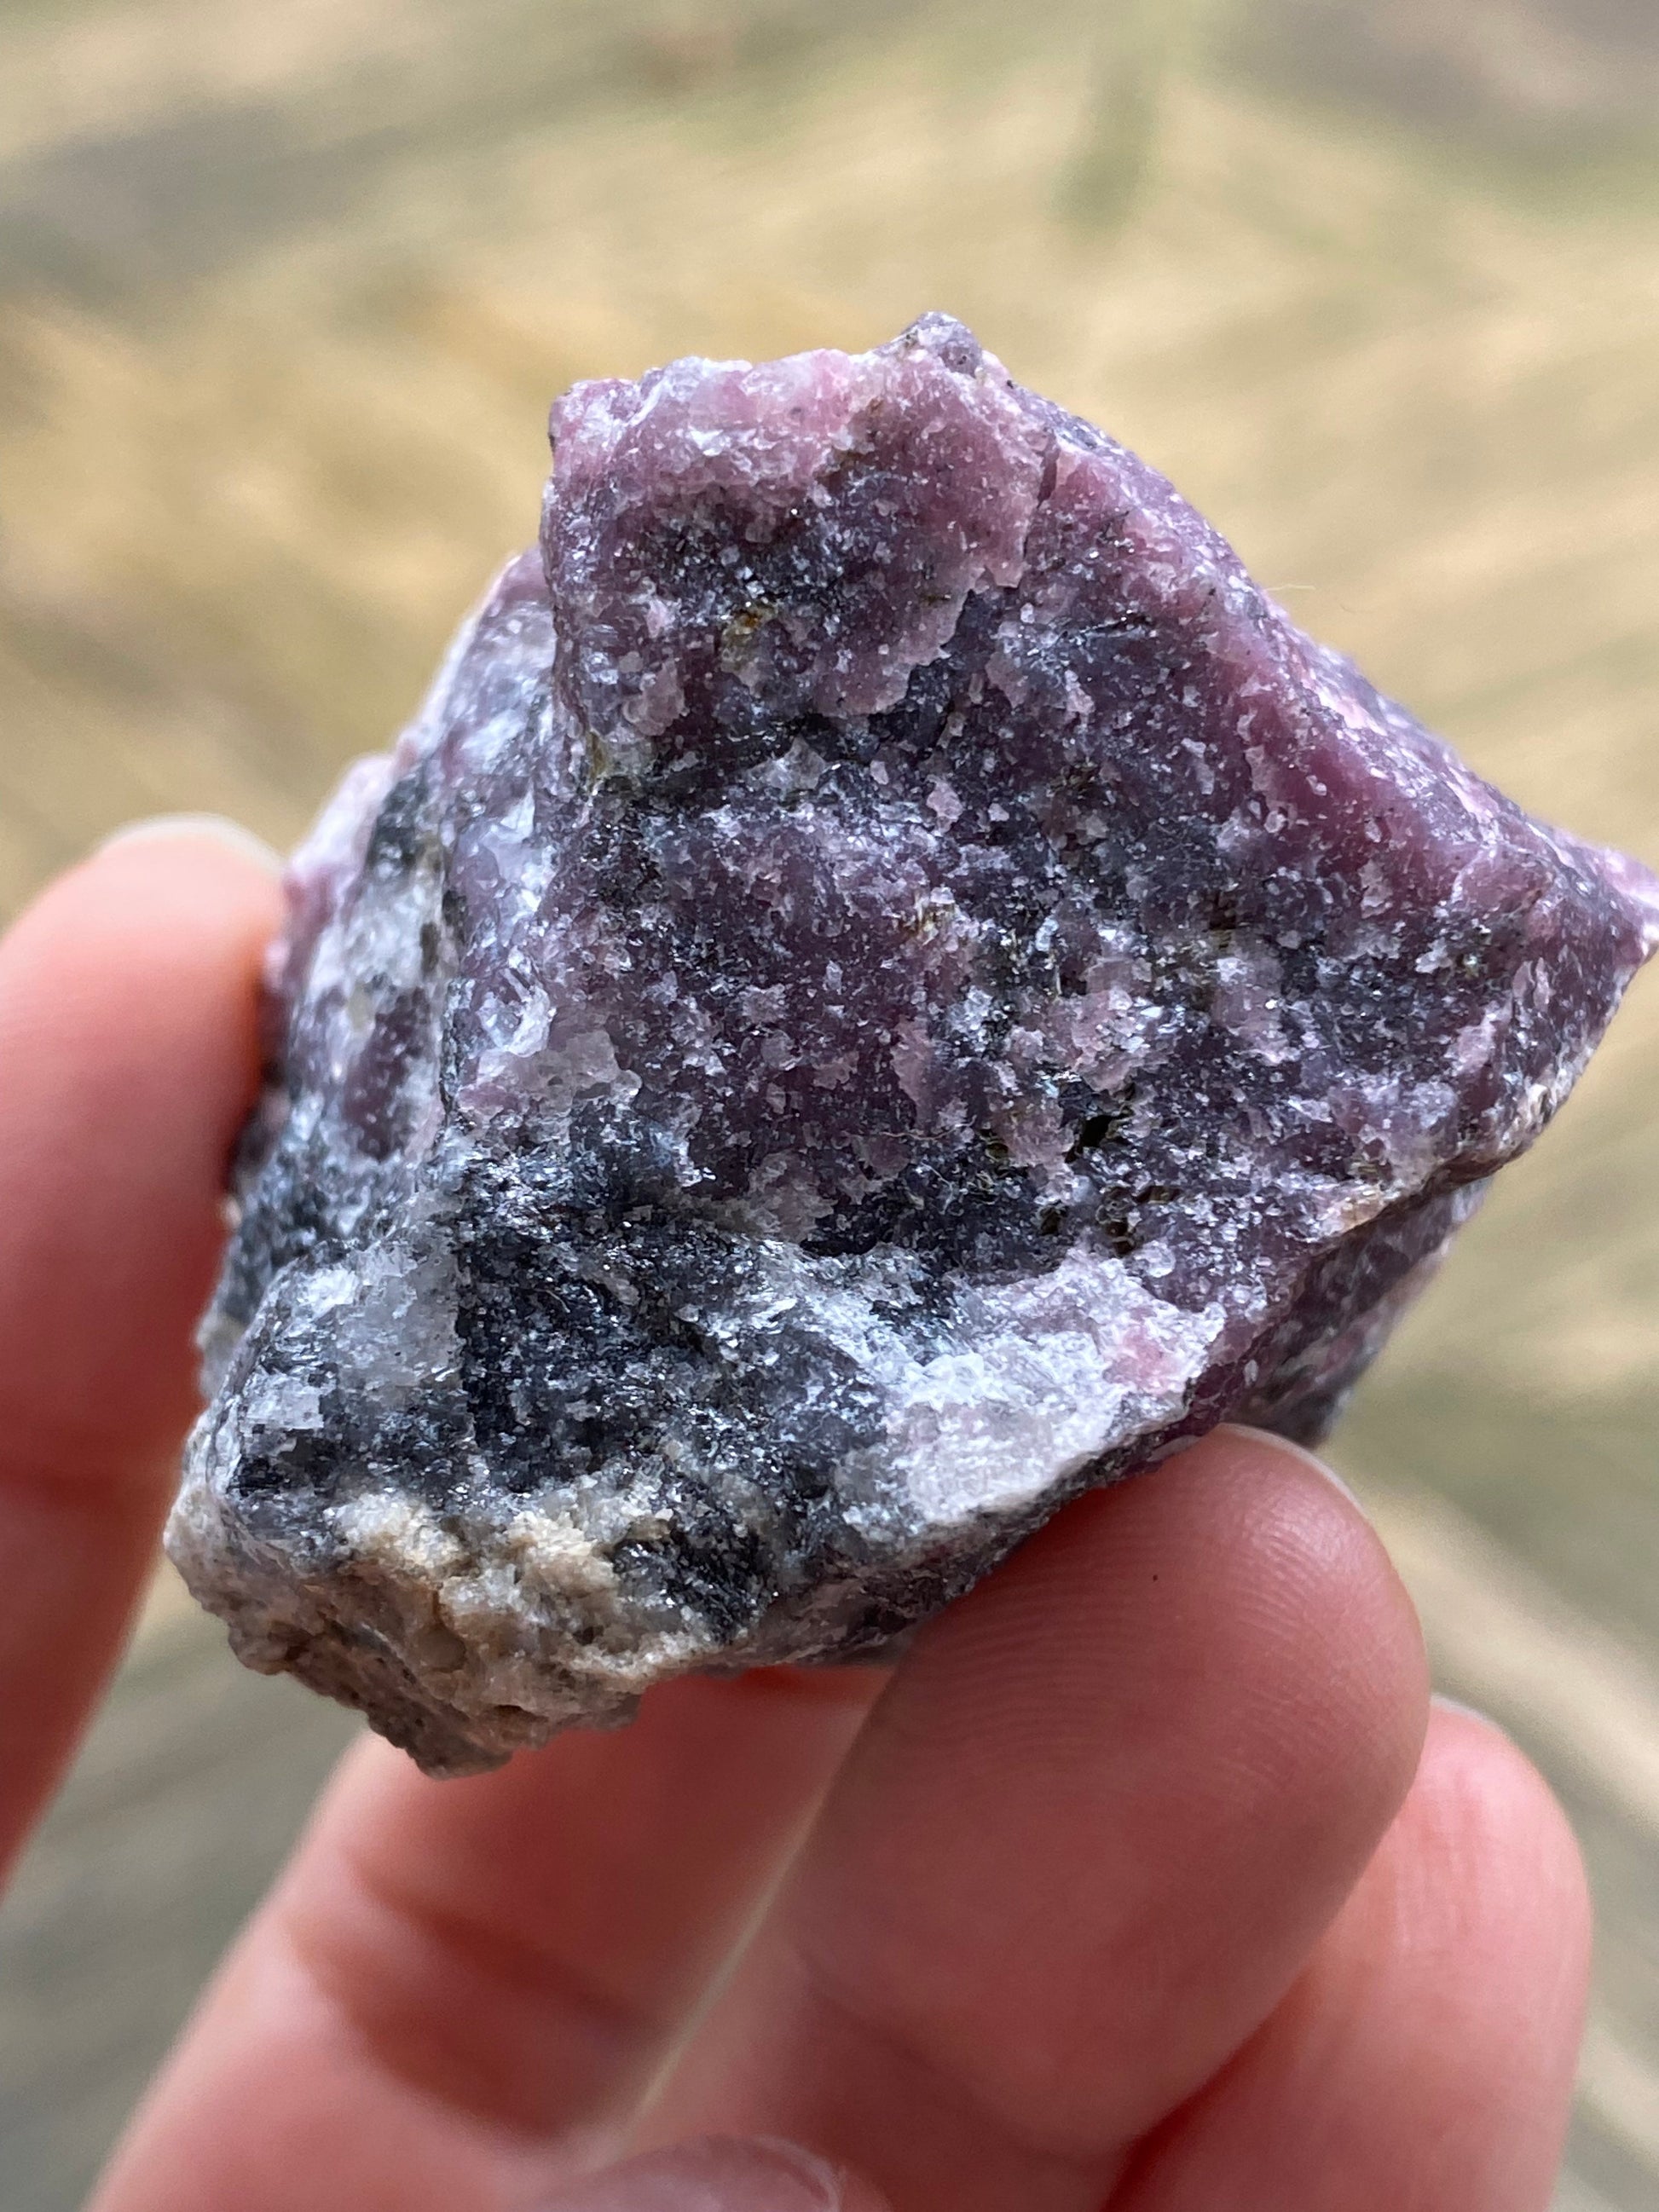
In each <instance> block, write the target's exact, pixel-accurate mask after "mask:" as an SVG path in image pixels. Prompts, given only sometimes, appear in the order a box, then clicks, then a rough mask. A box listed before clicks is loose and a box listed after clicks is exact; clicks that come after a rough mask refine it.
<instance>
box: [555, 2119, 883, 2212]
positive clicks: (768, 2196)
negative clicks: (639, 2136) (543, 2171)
mask: <svg viewBox="0 0 1659 2212" xmlns="http://www.w3.org/2000/svg"><path fill="white" fill-rule="evenodd" d="M886 2205H887V2200H886V2199H885V2198H884V2197H880V2196H878V2194H877V2192H876V2191H874V2190H873V2189H872V2187H871V2186H870V2185H869V2184H868V2183H867V2182H865V2181H864V2180H862V2179H860V2178H859V2177H858V2176H857V2175H855V2174H851V2173H848V2172H846V2171H845V2170H844V2169H843V2168H840V2167H837V2166H830V2165H828V2164H827V2163H826V2162H825V2161H824V2160H823V2159H821V2158H818V2157H816V2156H815V2155H814V2154H812V2153H811V2151H809V2150H805V2149H803V2148H801V2147H800V2146H799V2144H797V2143H791V2142H781V2141H779V2140H777V2139H775V2138H773V2137H768V2136H753V2137H740V2136H703V2137H701V2138H699V2139H698V2140H696V2141H694V2142H685V2143H676V2144H674V2145H672V2146H671V2147H670V2148H666V2149H664V2150H656V2151H651V2152H648V2153H647V2154H646V2155H645V2156H644V2157H642V2158H636V2159H630V2160H629V2161H628V2163H627V2164H626V2165H625V2166H615V2167H612V2168H611V2170H610V2171H609V2172H605V2173H599V2174H592V2175H588V2176H586V2177H585V2178H584V2179H582V2180H580V2181H579V2182H575V2183H573V2184H572V2185H570V2186H569V2187H568V2188H567V2189H565V2190H563V2191H561V2193H560V2194H559V2195H558V2196H557V2197H553V2198H551V2199H550V2200H549V2201H548V2203H547V2204H546V2205H545V2206H544V2207H542V2208H538V2212H886Z"/></svg>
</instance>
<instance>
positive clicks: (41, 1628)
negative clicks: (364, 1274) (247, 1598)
mask: <svg viewBox="0 0 1659 2212" xmlns="http://www.w3.org/2000/svg"><path fill="white" fill-rule="evenodd" d="M227 829H228V825H227ZM251 844H252V841H251V840H240V838H238V837H237V835H236V833H234V832H231V833H230V834H229V835H223V834H212V833H209V832H204V830H203V829H199V828H195V827H188V826H186V827H181V828H177V829H168V828H167V827H165V826H163V825H157V826H156V827H155V829H152V830H150V831H149V832H147V834H145V835H144V836H141V837H130V838H127V839H124V840H122V841H119V842H116V843H115V844H112V845H111V846H108V847H106V848H105V850H104V851H102V852H101V853H100V854H97V855H95V856H94V859H92V860H90V861H88V862H87V863H86V864H85V865H84V866H81V867H79V868H76V869H75V870H74V871H72V872H70V874H69V875H67V876H65V877H64V878H61V879H60V880H59V881H58V883H56V884H53V885H52V887H51V889H50V890H47V891H46V893H45V894H44V895H43V896H41V898H40V899H39V900H38V901H37V902H36V903H35V904H34V905H33V907H32V908H30V909H29V911H28V912H27V913H26V914H25V915H23V917H22V919H21V921H18V922H17V923H16V924H15V927H13V929H12V930H11V931H10V933H9V934H8V936H7V937H6V938H5V939H4V940H3V942H0V1070H3V1076H0V1563H3V1569H4V1574H5V1583H6V1593H7V1595H6V1604H5V1607H4V1608H3V1612H0V1740H3V1748H0V1867H3V1864H4V1863H5V1860H6V1858H7V1857H8V1856H9V1853H10V1852H11V1851H12V1850H15V1847H16V1844H17V1843H18V1841H19V1839H20V1838H21V1835H22V1834H23V1832H24V1831H25V1829H26V1827H27V1824H28V1822H29V1820H31V1818H32V1817H33V1814H34V1813H35V1811H36V1810H37V1809H38V1808H39V1806H40V1803H41V1801H42V1800H43V1798H44V1797H45V1796H46V1792H47V1790H48V1789H49V1788H50V1786H51V1784H52V1781H53V1780H54V1778H56V1776H57V1774H58V1771H59V1770H60V1768H61V1766H62V1765H63V1763H64V1759H66V1758H67V1756H68V1754H69V1752H70V1747H72V1745H73V1742H74V1740H75V1737H76V1733H77V1731H78V1729H79V1728H80V1726H81V1723H82V1720H83V1718H84V1717H85V1714H86V1712H87V1710H88V1706H89V1705H90V1704H91V1702H92V1699H94V1695H95V1694H96V1692H97V1691H98V1689H99V1687H100V1685H101V1683H102V1682H103V1680H104V1679H105V1677H106V1674H107V1673H108V1671H109V1668H110V1667H111V1666H112V1663H113V1661H114V1658H115V1655H116V1653H117V1651H118V1648H119V1644H120V1640H121V1637H122V1634H123V1632H124V1630H125V1624H126V1620H127V1618H128V1615H129V1613H130V1612H131V1606H132V1603H133V1601H134V1598H135V1596H136V1595H137V1590H138V1588H139V1585H140V1583H141V1581H142V1578H143V1572H144V1569H145V1566H146V1565H147V1564H148V1562H149V1559H150V1557H151V1556H152V1553H153V1551H154V1547H155V1535H156V1529H157V1525H158V1523H159V1522H160V1519H161V1514H162V1512H163V1510H164V1509H165V1506H166V1503H167V1493H168V1492H169V1490H170V1488H171V1486H172V1480H173V1471H174V1468H173V1455H174V1453H175V1452H176V1449H177V1447H178V1443H179V1437H180V1436H181V1434H182V1432H183V1431H184V1428H185V1424H186V1422H187V1421H188V1419H189V1418H190V1414H191V1410H192V1407H193V1406H194V1403H195V1354H194V1350H193V1346H192V1343H191V1330H192V1326H193V1323H194V1322H195V1319H196V1316H197V1313H198V1312H199V1311H200V1310H201V1308H202V1305H203V1304H204V1300H205V1299H206V1297H207V1294H208V1291H209V1288H210V1283H211V1279H212V1275H213V1270H214V1267H215V1264H216V1255H217V1253H218V1249H219V1243H220V1239H221V1234H222V1230H221V1222H220V1204H221V1192H222V1187H223V1182H224V1173H225V1165H226V1161H227V1158H228V1154H229V1152H230V1148H231V1146H232V1144H233V1142H234V1137H235V1134H236V1130H237V1127H238V1126H239V1124H240V1121H241V1119H242V1116H243V1115H244V1114H245V1113H246V1109H247V1107H248V1105H249V1103H250V1101H251V1099H252V1092H253V1089H254V1086H255V1084H256V1081H257V1076H258V1052H257V1047H256V1042H255V1030H256V991H255V985H256V978H257V974H258V962H259V957H260V952H261V948H262V946H263V945H264V941H265V939H267V937H268V936H269V935H270V931H271V929H272V927H273V926H274V924H275V921H276V910H277V902H278V893H277V889H276V880H275V875H274V872H273V871H272V870H271V869H269V868H266V867H264V866H260V865H259V864H258V861H257V860H254V859H252V858H251V857H250V853H249V849H248V848H249V847H250V846H251Z"/></svg>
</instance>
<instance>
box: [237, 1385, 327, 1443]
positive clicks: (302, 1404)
mask: <svg viewBox="0 0 1659 2212" xmlns="http://www.w3.org/2000/svg"><path fill="white" fill-rule="evenodd" d="M242 1413H243V1418H244V1419H246V1422H247V1424H248V1425H249V1427H250V1428H259V1429H282V1430H294V1429H319V1428H321V1426H322V1425H323V1394H322V1392H321V1391H320V1390H319V1389H317V1388H316V1387H315V1385H314V1384H313V1383H302V1382H301V1381H300V1379H299V1377H298V1376H294V1375H275V1374H266V1375H261V1376H259V1377H258V1381H257V1382H256V1383H254V1384H253V1386H252V1389H250V1390H249V1391H248V1393H247V1395H246V1397H245V1398H244V1399H243V1401H242Z"/></svg>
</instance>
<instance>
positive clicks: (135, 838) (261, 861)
mask: <svg viewBox="0 0 1659 2212" xmlns="http://www.w3.org/2000/svg"><path fill="white" fill-rule="evenodd" d="M174 837H211V838H214V839H216V841H217V842H218V843H220V844H221V845H228V846H230V847H231V848H233V849H234V851H236V852H238V853H240V854H241V855H242V856H243V858H244V859H245V860H255V861H257V862H258V865H259V866H260V867H262V868H264V869H266V870H267V871H268V872H270V874H271V875H274V876H275V875H280V874H281V873H282V872H283V856H282V854H280V853H279V852H277V851H276V848H275V847H274V846H271V845H267V844H266V842H265V841H264V838H263V837H256V836H254V834H253V832H252V829H244V828H243V827H242V825H241V823H240V822H233V821H232V820H231V818H230V817H229V816H228V814H155V815H151V816H150V817H148V818H147V819H146V820H144V821H143V822H129V823H126V824H125V826H124V827H123V828H121V829H118V830H116V831H115V833H114V834H113V836H108V837H106V838H105V840H104V842H103V843H102V844H101V845H100V846H98V847H97V848H95V852H94V858H95V857H96V854H98V853H107V852H110V851H111V850H112V849H113V848H115V847H116V846H118V845H147V844H149V843H151V842H160V841H162V840H166V839H168V838H174Z"/></svg>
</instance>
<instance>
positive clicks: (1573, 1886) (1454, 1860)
mask: <svg viewBox="0 0 1659 2212" xmlns="http://www.w3.org/2000/svg"><path fill="white" fill-rule="evenodd" d="M1408 1813H1409V1817H1410V1820H1411V1823H1412V1826H1413V1829H1414V1830H1415V1832H1416V1834H1417V1837H1418V1841H1419V1865H1420V1866H1421V1867H1422V1869H1424V1872H1423V1876H1422V1878H1423V1880H1424V1881H1425V1884H1433V1885H1435V1886H1437V1887H1439V1888H1440V1890H1441V1893H1442V1894H1443V1895H1450V1896H1454V1897H1455V1896H1462V1897H1465V1898H1466V1899H1468V1902H1469V1905H1470V1907H1471V1908H1472V1909H1473V1910H1476V1911H1478V1912H1479V1914H1480V1917H1481V1918H1482V1919H1483V1920H1484V1921H1485V1922H1486V1923H1487V1924H1488V1925H1489V1927H1490V1929H1491V1932H1492V1941H1493V1943H1494V1947H1495V1948H1508V1937H1509V1934H1510V1933H1511V1932H1512V1930H1513V1929H1514V1928H1515V1927H1516V1926H1520V1925H1523V1924H1525V1923H1528V1922H1531V1923H1536V1924H1539V1925H1541V1926H1547V1927H1548V1928H1549V1929H1551V1930H1552V1931H1553V1936H1554V1939H1555V1942H1556V1946H1557V1953H1556V1956H1557V1963H1558V1966H1559V1980H1560V1988H1559V1991H1558V1995H1559V1997H1560V1998H1561V2000H1562V2002H1565V2004H1566V2005H1567V2006H1568V2007H1569V2008H1574V2007H1577V2008H1578V2009H1579V2010H1582V2006H1583V1990H1584V1989H1585V1988H1586V1987H1587V1986H1588V1982H1589V1959H1590V1944H1591V1935H1592V1920H1593V1913H1592V1908H1591V1901H1590V1892H1589V1876H1588V1875H1587V1873H1586V1871H1585V1868H1584V1858H1583V1852H1582V1850H1580V1848H1579V1844H1578V1838H1577V1836H1576V1835H1575V1834H1574V1832H1573V1829H1572V1825H1571V1821H1570V1820H1568V1818H1567V1815H1566V1813H1565V1810H1564V1808H1563V1807H1562V1805H1561V1802H1560V1800H1559V1798H1558V1797H1557V1796H1556V1795H1555V1792H1554V1791H1553V1790H1552V1789H1551V1787H1550V1785H1549V1784H1548V1783H1547V1781H1546V1780H1545V1778H1544V1777H1543V1775H1542V1774H1541V1772H1540V1771H1539V1770H1538V1768H1537V1767H1536V1766H1535V1765H1534V1764H1533V1762H1532V1760H1531V1759H1528V1756H1527V1754H1526V1753H1525V1752H1524V1751H1522V1749H1521V1747H1520V1746H1519V1745H1518V1744H1517V1743H1516V1742H1515V1741H1514V1740H1513V1738H1512V1737H1510V1735H1507V1734H1506V1733H1505V1732H1504V1730H1503V1729H1501V1728H1500V1727H1499V1726H1498V1723H1497V1722H1496V1721H1493V1720H1492V1719H1490V1718H1489V1717H1487V1716H1486V1714H1484V1713H1480V1712H1477V1711H1475V1710H1474V1708H1473V1707H1472V1706H1469V1705H1460V1704H1459V1703H1458V1702H1457V1701H1456V1700H1455V1699H1450V1698H1445V1697H1440V1696H1437V1697H1436V1698H1435V1699H1433V1701H1432V1704H1431V1711H1430V1717H1429V1727H1428V1733H1427V1736H1426V1740H1425V1744H1424V1747H1423V1756H1422V1760H1421V1763H1420V1765H1419V1770H1418V1774H1417V1779H1416V1781H1415V1783H1414V1784H1413V1790H1412V1796H1411V1800H1410V1804H1409V1807H1408ZM1575 1991H1576V1994H1575Z"/></svg>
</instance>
